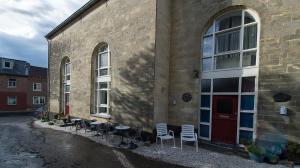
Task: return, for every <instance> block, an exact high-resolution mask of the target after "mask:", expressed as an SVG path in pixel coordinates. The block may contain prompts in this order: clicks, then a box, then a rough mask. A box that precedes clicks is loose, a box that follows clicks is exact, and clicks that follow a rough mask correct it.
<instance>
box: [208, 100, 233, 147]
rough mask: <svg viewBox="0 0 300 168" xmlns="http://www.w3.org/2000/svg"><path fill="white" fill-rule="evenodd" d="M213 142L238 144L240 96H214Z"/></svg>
mask: <svg viewBox="0 0 300 168" xmlns="http://www.w3.org/2000/svg"><path fill="white" fill-rule="evenodd" d="M212 113H213V114H212V141H213V142H217V143H226V144H236V131H237V113H238V96H214V97H213V110H212Z"/></svg>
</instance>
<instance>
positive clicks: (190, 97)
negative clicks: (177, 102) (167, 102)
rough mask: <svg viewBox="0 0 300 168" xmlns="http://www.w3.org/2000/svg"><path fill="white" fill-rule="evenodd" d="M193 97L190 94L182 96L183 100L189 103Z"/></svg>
mask: <svg viewBox="0 0 300 168" xmlns="http://www.w3.org/2000/svg"><path fill="white" fill-rule="evenodd" d="M192 98H193V97H192V95H191V94H190V93H184V94H183V95H182V100H183V101H184V102H189V101H191V100H192Z"/></svg>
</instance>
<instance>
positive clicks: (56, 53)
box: [49, 0, 156, 129]
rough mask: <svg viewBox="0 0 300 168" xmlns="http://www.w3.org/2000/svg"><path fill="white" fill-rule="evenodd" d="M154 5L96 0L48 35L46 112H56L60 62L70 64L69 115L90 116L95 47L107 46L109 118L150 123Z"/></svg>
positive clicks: (145, 1) (136, 0) (147, 0)
mask: <svg viewBox="0 0 300 168" xmlns="http://www.w3.org/2000/svg"><path fill="white" fill-rule="evenodd" d="M155 9H156V2H155V1H153V0H143V1H140V0H130V1H120V0H109V1H100V2H99V3H98V4H96V5H95V6H94V7H93V8H92V9H90V10H89V11H87V12H85V14H84V15H83V16H81V17H79V18H78V19H77V20H76V21H74V22H73V23H72V24H71V25H70V26H68V27H67V28H66V29H63V30H62V31H60V32H59V33H58V34H56V35H55V37H53V38H52V39H51V40H49V50H50V51H49V79H50V80H49V84H50V95H49V96H50V100H49V102H50V112H56V113H58V112H60V111H61V110H60V108H61V107H60V92H61V89H60V82H61V81H60V63H61V60H62V59H63V58H64V57H66V56H67V57H69V58H70V62H71V64H72V66H71V99H70V107H71V115H72V116H74V117H81V118H86V119H90V118H92V117H91V116H90V109H91V108H90V106H91V101H92V100H91V96H90V95H91V90H92V89H91V86H92V81H91V65H92V61H91V60H92V55H93V52H94V49H95V47H96V46H97V45H98V44H99V43H102V42H106V43H107V44H108V45H109V48H110V50H111V65H112V66H111V76H112V81H111V112H110V113H111V114H112V116H113V121H116V122H121V123H123V124H129V125H135V126H143V127H144V128H145V129H148V128H150V127H152V121H153V89H154V55H155V49H154V46H155V44H154V43H155V41H154V40H155Z"/></svg>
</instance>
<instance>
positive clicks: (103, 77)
mask: <svg viewBox="0 0 300 168" xmlns="http://www.w3.org/2000/svg"><path fill="white" fill-rule="evenodd" d="M103 47H107V50H106V51H104V52H101V51H100V49H101V48H103ZM102 54H107V61H108V62H107V66H105V67H101V65H100V58H101V55H102ZM95 67H96V69H95V71H96V73H95V81H94V85H95V90H94V93H95V94H94V102H95V105H94V113H93V114H91V115H93V116H100V117H105V118H106V117H107V118H109V117H110V115H109V109H110V84H111V74H110V49H109V46H108V45H107V44H104V45H102V46H100V47H99V51H98V54H97V57H96V66H95ZM102 69H107V75H101V76H100V70H102ZM101 83H106V84H107V88H100V84H101ZM100 91H106V92H107V96H106V97H107V100H106V101H107V104H100V103H99V102H101V101H100V100H98V99H100V95H101V94H100ZM101 107H102V108H106V113H101V112H100V111H99V108H101Z"/></svg>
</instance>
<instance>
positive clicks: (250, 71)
mask: <svg viewBox="0 0 300 168" xmlns="http://www.w3.org/2000/svg"><path fill="white" fill-rule="evenodd" d="M258 72H259V68H258V66H256V67H252V68H245V69H242V70H240V69H236V70H227V71H218V72H206V73H202V77H201V78H200V79H199V83H200V84H199V92H200V94H199V106H198V113H197V120H198V122H197V123H198V135H199V136H198V137H199V139H203V140H207V141H211V137H212V106H213V103H212V102H213V96H215V95H224V96H226V95H232V96H234V95H236V96H238V114H237V123H236V124H237V134H236V144H239V135H240V133H239V132H240V130H245V131H252V132H253V141H255V139H256V137H257V124H256V123H257V102H258V100H257V99H258V78H259V76H258V74H259V73H258ZM243 77H255V86H254V87H255V88H254V92H253V93H247V92H245V93H242V91H241V88H242V78H243ZM217 78H239V88H238V92H213V79H217ZM203 79H210V85H211V89H210V92H207V93H202V92H201V80H203ZM202 95H209V96H210V102H211V103H210V107H209V108H204V107H201V96H202ZM242 95H254V110H252V111H253V128H252V129H248V128H241V127H240V113H241V96H242ZM201 110H210V119H209V120H210V122H209V123H203V122H201V120H200V113H201ZM245 113H249V112H248V111H245ZM200 125H207V126H209V137H202V136H200ZM240 146H242V145H240Z"/></svg>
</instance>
